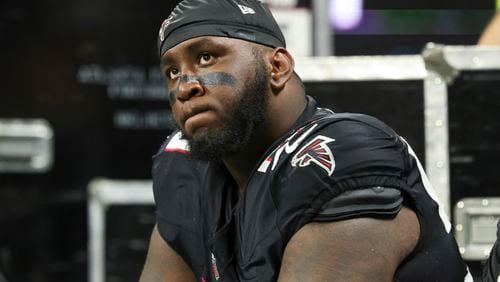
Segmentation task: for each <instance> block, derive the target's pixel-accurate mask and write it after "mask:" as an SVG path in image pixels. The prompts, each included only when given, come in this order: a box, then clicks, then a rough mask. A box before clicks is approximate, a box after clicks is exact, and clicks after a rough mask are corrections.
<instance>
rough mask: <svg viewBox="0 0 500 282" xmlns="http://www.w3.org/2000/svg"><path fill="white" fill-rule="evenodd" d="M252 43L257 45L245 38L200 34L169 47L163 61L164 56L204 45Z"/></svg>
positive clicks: (226, 45)
mask: <svg viewBox="0 0 500 282" xmlns="http://www.w3.org/2000/svg"><path fill="white" fill-rule="evenodd" d="M252 45H257V44H255V43H251V42H248V41H245V40H241V39H237V38H231V37H223V36H211V35H207V36H199V37H194V38H190V39H187V40H185V41H183V42H181V43H179V44H177V45H176V46H174V47H172V48H170V49H168V50H167V51H166V52H165V53H164V54H163V55H162V61H163V58H168V57H170V56H171V55H172V54H174V53H177V52H183V51H197V50H198V49H200V48H204V47H206V48H207V47H233V46H238V47H244V46H252Z"/></svg>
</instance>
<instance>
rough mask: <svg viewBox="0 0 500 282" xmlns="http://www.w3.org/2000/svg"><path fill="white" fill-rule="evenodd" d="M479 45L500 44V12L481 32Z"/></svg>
mask: <svg viewBox="0 0 500 282" xmlns="http://www.w3.org/2000/svg"><path fill="white" fill-rule="evenodd" d="M478 45H500V12H497V13H496V15H495V16H494V17H493V19H491V21H490V22H489V24H488V26H487V27H486V29H485V30H484V31H483V33H482V34H481V37H480V38H479V42H478Z"/></svg>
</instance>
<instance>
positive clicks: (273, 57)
mask: <svg viewBox="0 0 500 282" xmlns="http://www.w3.org/2000/svg"><path fill="white" fill-rule="evenodd" d="M270 63H271V79H270V83H271V88H272V90H273V92H279V91H280V90H282V89H283V87H285V85H286V83H287V82H288V80H290V78H291V77H292V74H293V70H294V67H295V61H294V60H293V57H292V55H291V54H290V52H288V50H287V49H285V48H282V47H278V48H276V49H274V50H273V52H271V53H270Z"/></svg>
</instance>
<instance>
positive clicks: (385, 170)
mask: <svg viewBox="0 0 500 282" xmlns="http://www.w3.org/2000/svg"><path fill="white" fill-rule="evenodd" d="M188 154H189V151H188V146H187V143H186V141H185V140H183V139H182V138H181V135H180V133H178V132H176V133H174V134H172V135H171V136H170V137H169V139H167V141H166V142H165V144H164V145H163V146H162V148H161V150H160V152H159V153H158V154H157V155H156V156H155V157H154V167H153V180H154V184H153V187H154V188H153V189H154V195H155V201H156V206H157V224H158V229H159V232H160V234H161V236H162V237H163V238H164V240H165V241H166V242H167V243H168V244H169V245H170V246H171V247H172V248H173V249H174V250H175V251H176V252H177V253H178V254H179V255H180V256H182V257H183V258H184V260H185V261H186V262H187V264H188V265H189V266H190V267H191V269H192V270H193V272H194V273H195V275H196V276H197V278H198V279H199V281H275V280H277V278H278V276H279V270H280V267H281V261H282V257H283V252H284V249H285V247H286V245H287V243H288V241H289V240H290V238H291V237H292V236H293V234H295V232H297V231H298V230H299V229H300V228H301V227H302V226H303V225H305V224H307V223H309V222H313V221H332V220H339V219H342V218H348V217H354V216H373V215H377V216H380V215H384V214H387V215H388V216H390V215H394V214H395V213H397V212H398V211H399V208H400V206H401V205H402V203H401V201H400V202H397V201H395V203H396V205H394V201H390V203H392V205H389V204H384V203H382V204H380V205H377V204H376V203H373V204H372V203H367V204H361V205H348V204H345V201H337V199H339V198H341V197H343V195H345V194H346V193H350V192H352V193H351V194H350V197H352V195H357V194H356V193H357V192H358V191H364V190H366V189H368V190H369V189H372V190H377V189H378V190H380V189H382V190H383V189H392V190H394V191H397V192H398V193H399V195H400V196H401V198H403V199H404V203H405V205H407V206H409V207H410V208H412V209H413V210H414V211H415V213H416V214H417V217H418V219H419V222H420V230H421V231H420V232H421V234H420V238H419V240H418V243H417V246H416V247H415V250H414V251H413V252H412V254H411V255H410V256H409V257H408V258H407V259H406V260H405V262H404V263H403V264H401V265H400V266H399V268H398V269H397V271H396V274H395V277H394V281H464V280H466V276H467V277H470V276H469V275H468V272H467V270H466V266H465V265H464V263H463V261H462V259H461V256H460V254H459V252H458V247H457V245H456V242H455V239H454V237H453V236H452V234H451V233H450V229H451V226H450V223H449V222H448V220H447V219H446V218H445V216H444V213H443V212H442V211H441V210H440V207H439V204H438V202H437V200H436V196H435V194H434V192H433V190H432V188H431V187H430V184H429V182H428V180H427V178H426V176H425V174H424V172H423V170H422V168H421V165H420V163H419V162H418V160H417V158H416V157H415V155H414V153H413V151H412V150H411V148H410V147H409V145H408V144H406V142H405V141H404V140H403V139H402V138H401V137H399V136H398V135H397V134H396V133H394V132H393V131H392V130H391V129H390V128H389V127H388V126H386V125H385V124H383V123H382V122H380V121H378V120H377V119H375V118H372V117H369V116H366V115H360V114H334V113H333V112H331V111H330V110H327V109H321V108H318V107H316V103H315V102H314V100H313V99H311V98H309V97H308V106H307V109H306V110H305V112H304V113H303V114H302V116H301V117H300V119H299V121H297V123H296V125H295V126H294V127H293V128H292V129H291V130H290V131H289V132H288V133H287V134H285V136H283V137H282V138H280V139H279V140H277V141H276V142H275V143H274V144H273V145H272V146H271V147H270V148H269V149H268V151H267V152H266V153H265V155H264V156H263V157H262V158H261V160H260V162H259V163H258V164H257V166H256V167H255V169H254V171H253V172H252V174H251V176H250V178H249V179H248V181H247V183H246V185H245V188H244V190H243V192H242V194H241V195H240V194H239V190H238V187H237V186H236V184H235V183H234V181H233V180H232V178H231V177H230V175H229V173H228V172H227V170H226V169H225V167H224V166H223V164H221V163H217V162H202V161H196V160H193V159H191V158H189V156H188ZM396 198H397V197H396ZM355 202H356V201H355ZM344 205H345V206H346V207H344ZM332 240H334V239H332ZM467 279H469V278H467ZM470 281H472V280H470Z"/></svg>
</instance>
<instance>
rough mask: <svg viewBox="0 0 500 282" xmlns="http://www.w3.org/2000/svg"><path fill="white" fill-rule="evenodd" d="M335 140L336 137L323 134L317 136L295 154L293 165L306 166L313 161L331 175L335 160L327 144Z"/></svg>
mask: <svg viewBox="0 0 500 282" xmlns="http://www.w3.org/2000/svg"><path fill="white" fill-rule="evenodd" d="M333 141H335V139H332V138H329V137H326V136H322V135H318V136H316V137H315V138H314V139H313V140H311V141H310V142H309V143H307V144H306V145H305V146H304V147H302V148H301V149H300V150H299V151H298V152H297V154H295V156H293V158H292V166H294V167H296V166H297V165H298V166H299V167H305V166H308V165H310V164H311V162H313V163H314V164H316V165H318V166H319V167H321V168H322V169H324V170H326V172H327V173H328V176H331V175H332V173H333V171H334V170H335V160H334V158H333V154H332V151H331V150H330V148H329V147H328V146H327V144H328V143H330V142H333Z"/></svg>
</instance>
